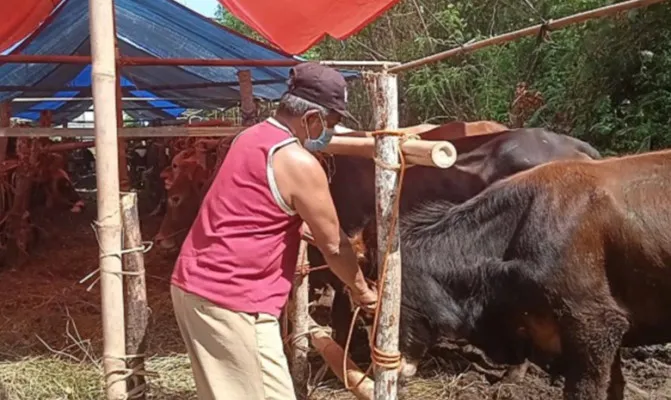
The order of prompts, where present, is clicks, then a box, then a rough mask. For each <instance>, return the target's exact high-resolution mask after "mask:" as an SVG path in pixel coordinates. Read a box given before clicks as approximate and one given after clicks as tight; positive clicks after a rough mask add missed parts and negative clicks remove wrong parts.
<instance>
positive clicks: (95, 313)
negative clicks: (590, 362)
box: [0, 204, 671, 400]
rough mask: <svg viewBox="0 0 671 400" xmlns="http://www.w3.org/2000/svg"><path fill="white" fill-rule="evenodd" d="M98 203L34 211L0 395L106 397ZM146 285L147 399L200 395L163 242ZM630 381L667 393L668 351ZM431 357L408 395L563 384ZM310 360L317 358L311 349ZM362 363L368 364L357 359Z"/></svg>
mask: <svg viewBox="0 0 671 400" xmlns="http://www.w3.org/2000/svg"><path fill="white" fill-rule="evenodd" d="M94 219H95V205H94V204H90V205H89V206H88V209H87V210H86V211H85V212H84V213H82V214H79V215H77V214H69V213H61V214H59V215H58V216H57V217H53V218H38V219H37V220H38V221H40V223H41V226H42V227H43V228H44V229H46V230H47V232H48V233H49V234H50V235H49V237H48V238H46V242H45V243H44V244H42V245H40V246H39V247H38V248H37V249H36V250H35V252H34V253H33V254H32V255H31V257H30V260H29V261H28V263H27V264H26V265H24V266H22V267H20V268H18V269H8V268H5V269H2V270H0V292H1V293H3V301H2V303H1V304H0V400H5V399H6V400H24V399H25V400H57V399H58V400H65V399H67V400H88V399H102V398H103V394H102V389H101V387H102V385H101V383H102V381H101V379H102V367H101V364H100V357H101V354H102V334H101V320H100V291H99V290H100V289H99V285H95V286H94V287H93V288H92V290H91V291H87V290H86V289H87V287H88V286H89V285H90V284H91V282H92V281H93V279H92V280H90V281H88V282H85V283H83V284H80V283H79V280H80V279H82V278H83V277H84V276H86V275H88V274H89V273H90V272H92V271H94V270H95V269H96V268H97V267H98V249H97V245H96V242H95V237H94V235H93V231H92V229H91V226H90V224H91V222H92V221H93V220H94ZM159 223H160V218H150V217H147V218H145V219H143V221H142V228H143V232H144V237H145V238H149V237H151V236H152V235H153V234H154V233H155V232H156V230H157V228H158V224H159ZM145 260H146V269H147V292H148V299H149V306H150V308H151V326H150V330H149V335H148V338H149V341H148V346H149V349H148V354H149V359H148V370H149V371H153V372H156V373H158V374H159V377H158V378H150V383H151V391H150V396H149V398H150V399H161V400H168V399H170V400H177V399H185V400H188V399H195V398H196V395H195V391H194V384H193V379H192V376H191V370H190V367H189V363H188V359H187V357H186V356H185V355H184V347H183V344H182V341H181V338H180V336H179V331H178V329H177V325H176V323H175V320H174V317H173V314H172V307H171V303H170V292H169V277H170V273H171V271H172V260H173V258H172V257H171V256H169V255H164V254H162V253H161V252H160V251H158V249H154V250H152V251H150V252H149V253H147V254H146V258H145ZM627 353H628V354H627V360H626V361H625V374H626V377H627V379H628V381H629V382H631V383H634V384H635V385H636V386H637V387H638V388H640V389H643V390H645V391H648V392H649V394H650V397H645V396H642V395H641V394H639V393H637V392H636V391H635V390H628V391H627V396H626V398H627V399H628V400H639V399H645V398H650V399H655V400H657V399H660V400H661V399H671V351H669V350H668V349H660V348H656V349H652V350H649V349H647V350H646V349H643V350H641V349H636V350H634V351H629V352H627ZM452 358H453V360H451V361H447V362H445V361H443V360H442V359H441V360H440V361H439V360H438V359H430V360H427V362H426V363H425V365H424V366H423V368H421V370H420V371H421V374H420V375H421V376H420V377H418V378H416V379H413V380H411V381H410V382H409V384H408V385H407V387H405V388H404V389H403V390H402V391H401V396H400V397H401V398H406V399H427V400H431V399H458V400H475V399H520V400H523V399H530V400H531V399H548V400H549V399H559V398H561V385H552V384H551V383H550V381H549V379H548V378H547V376H546V375H545V374H542V373H537V372H530V373H529V374H528V376H527V377H526V379H525V380H524V382H522V383H521V384H517V385H503V384H494V385H491V384H490V383H488V381H487V380H486V379H485V377H484V376H483V375H482V374H480V373H479V372H477V371H475V370H473V369H470V368H469V367H468V364H467V363H463V362H458V361H456V358H455V357H454V356H453V357H452ZM314 359H315V362H313V368H312V370H313V371H314V372H316V371H317V370H318V369H319V367H320V365H321V364H320V363H319V360H318V357H317V356H315V357H314ZM361 367H362V368H364V367H365V366H364V365H361ZM327 378H328V379H327V380H326V381H322V382H320V383H319V384H318V387H317V388H316V390H315V391H314V393H313V396H312V399H315V400H331V399H335V400H342V399H353V398H354V397H353V396H352V395H350V394H349V393H347V392H346V391H345V390H344V389H343V386H342V384H340V383H339V382H337V381H335V380H334V379H333V376H332V375H329V376H327Z"/></svg>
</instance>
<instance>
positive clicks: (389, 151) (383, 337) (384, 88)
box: [363, 71, 401, 400]
mask: <svg viewBox="0 0 671 400" xmlns="http://www.w3.org/2000/svg"><path fill="white" fill-rule="evenodd" d="M363 77H364V82H365V83H366V86H367V88H368V92H369V96H370V98H371V100H372V103H373V118H374V120H375V127H374V129H375V130H376V131H394V130H396V129H398V93H397V85H398V83H397V77H396V75H393V74H389V73H387V72H386V71H383V72H380V73H377V72H375V73H364V76H363ZM399 154H400V140H399V136H396V135H384V134H382V135H378V136H376V137H375V157H376V159H378V160H379V161H380V162H381V163H375V164H376V165H375V211H376V215H375V217H376V221H377V248H378V257H377V259H378V274H379V275H378V283H379V284H380V285H381V284H382V280H381V279H382V276H381V275H382V262H383V260H384V255H385V252H386V249H387V245H388V241H389V240H391V241H392V244H391V248H390V251H389V254H388V256H387V273H386V277H385V278H384V289H383V291H382V292H381V293H379V294H378V296H379V299H378V300H379V301H380V302H381V305H380V315H379V320H378V321H379V322H378V328H377V334H376V337H375V338H374V339H373V340H375V346H376V347H377V348H378V349H379V350H380V351H381V352H384V353H391V354H393V353H397V352H398V343H399V315H400V312H401V250H400V239H399V232H398V223H396V224H394V226H393V227H392V226H391V225H392V216H393V212H394V211H393V209H394V205H395V201H396V192H397V188H398V184H399V172H400V170H399V169H390V168H388V167H387V168H383V167H381V166H380V164H383V165H399V162H400V160H399ZM374 377H375V379H374V380H375V400H396V398H397V396H398V390H397V383H398V370H397V369H390V368H385V367H383V366H379V365H377V364H376V365H375V373H374Z"/></svg>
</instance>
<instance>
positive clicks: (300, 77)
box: [288, 62, 358, 123]
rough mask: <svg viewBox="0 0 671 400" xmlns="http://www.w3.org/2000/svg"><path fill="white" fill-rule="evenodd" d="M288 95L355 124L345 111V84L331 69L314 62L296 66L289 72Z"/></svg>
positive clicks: (350, 115) (342, 78)
mask: <svg viewBox="0 0 671 400" xmlns="http://www.w3.org/2000/svg"><path fill="white" fill-rule="evenodd" d="M288 93H290V94H292V95H294V96H297V97H300V98H302V99H305V100H308V101H311V102H313V103H316V104H319V105H320V106H322V107H325V108H328V109H329V110H332V111H334V112H337V113H338V114H340V115H341V116H343V117H345V118H350V119H352V120H353V121H355V122H357V123H358V121H357V120H356V118H354V117H353V116H352V114H350V113H349V112H348V111H347V82H345V78H344V77H343V76H342V74H341V73H340V72H338V71H336V70H335V69H333V68H329V67H327V66H324V65H321V64H319V63H316V62H305V63H302V64H298V65H296V66H295V67H293V68H291V70H290V71H289V90H288Z"/></svg>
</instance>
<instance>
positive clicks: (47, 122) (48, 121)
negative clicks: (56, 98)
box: [40, 110, 54, 128]
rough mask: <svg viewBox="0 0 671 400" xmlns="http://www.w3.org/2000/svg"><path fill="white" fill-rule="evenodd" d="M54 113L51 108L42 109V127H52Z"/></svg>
mask: <svg viewBox="0 0 671 400" xmlns="http://www.w3.org/2000/svg"><path fill="white" fill-rule="evenodd" d="M53 119H54V114H53V113H52V112H51V111H49V110H42V111H40V128H51V125H52V123H53Z"/></svg>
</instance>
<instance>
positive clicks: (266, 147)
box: [171, 63, 377, 400]
mask: <svg viewBox="0 0 671 400" xmlns="http://www.w3.org/2000/svg"><path fill="white" fill-rule="evenodd" d="M346 90H347V88H346V82H345V79H344V78H343V77H342V75H341V74H340V73H338V72H337V71H335V70H333V69H331V68H328V67H324V66H321V65H319V64H316V63H304V64H300V65H298V66H296V67H295V68H293V69H292V70H291V75H290V79H289V89H288V91H287V92H286V93H285V94H284V95H283V96H282V98H281V100H280V104H279V107H278V109H277V113H276V116H275V118H269V119H267V120H265V121H263V122H260V123H258V124H256V125H254V126H252V127H249V128H247V129H246V130H244V131H243V132H241V133H240V134H239V135H238V136H237V137H236V138H235V140H234V142H233V143H232V145H231V147H230V149H229V151H228V153H227V155H226V158H225V159H224V161H223V163H222V165H221V167H220V169H219V171H217V175H216V176H215V179H214V181H213V183H212V186H211V187H210V189H209V190H208V192H207V194H206V195H205V197H204V199H203V202H202V205H201V208H200V210H199V212H198V215H197V217H196V219H195V221H194V223H193V225H192V226H191V229H190V230H189V233H188V235H187V237H186V239H185V240H184V243H183V244H182V247H181V250H180V254H179V257H178V259H177V261H176V264H175V269H174V271H173V274H172V279H171V283H172V285H171V295H172V301H173V306H174V310H175V316H176V318H177V323H178V325H179V329H180V332H181V335H182V338H183V339H184V342H185V344H186V348H187V351H188V353H189V358H190V360H191V367H192V370H193V374H194V378H195V382H196V389H197V392H198V398H199V399H207V400H210V399H226V400H243V399H244V400H262V399H276V400H286V399H289V400H293V399H295V395H294V389H293V384H292V382H291V376H290V374H289V369H288V366H287V360H286V357H285V355H284V352H283V345H282V338H281V336H280V327H279V322H278V317H279V315H280V313H281V310H282V308H283V307H284V305H285V304H286V302H287V300H288V296H289V293H290V291H291V285H292V283H293V279H294V276H295V273H296V261H297V257H298V247H299V244H300V240H301V235H300V228H301V225H302V224H303V222H305V223H306V224H307V225H308V227H309V228H310V231H311V233H312V236H313V237H314V239H315V242H316V244H317V246H318V247H319V249H320V250H321V251H322V253H323V254H324V257H325V259H326V261H327V263H328V265H329V267H330V268H331V270H332V271H333V272H334V273H335V274H336V275H337V276H338V277H339V278H340V279H341V280H342V281H343V282H344V283H345V284H346V285H347V286H348V287H349V289H350V291H351V295H352V300H353V302H354V303H356V304H358V305H361V306H362V307H363V308H364V309H365V310H367V311H369V312H370V311H371V310H372V308H373V307H374V304H375V302H376V301H377V295H376V293H375V292H374V291H372V290H371V289H370V288H369V287H368V285H367V283H366V281H365V279H364V276H363V274H362V272H361V270H360V269H359V267H358V266H357V263H356V257H355V255H354V251H353V249H352V247H351V244H350V242H349V240H348V239H347V236H346V235H345V234H344V232H342V230H341V229H340V225H339V223H338V217H337V215H336V211H335V206H334V204H333V200H332V199H331V195H330V192H329V187H328V182H327V178H326V174H325V172H324V170H323V169H322V167H321V165H320V164H319V162H318V161H317V159H316V158H315V157H314V155H313V154H312V153H313V152H315V151H319V150H322V149H323V148H324V147H325V146H326V145H327V144H328V142H329V141H330V139H331V134H332V129H333V127H334V126H335V125H336V124H337V123H338V122H340V119H341V118H342V117H351V115H349V113H348V112H347V111H346V110H345V105H346Z"/></svg>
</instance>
